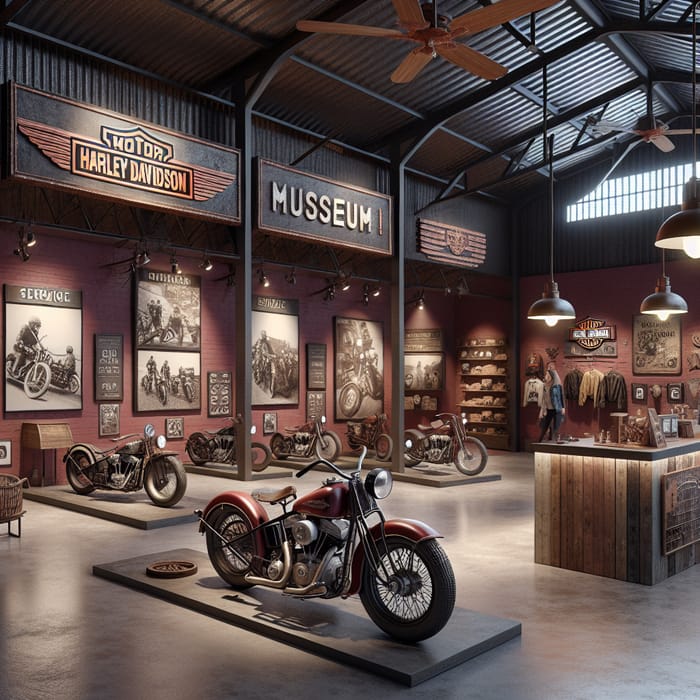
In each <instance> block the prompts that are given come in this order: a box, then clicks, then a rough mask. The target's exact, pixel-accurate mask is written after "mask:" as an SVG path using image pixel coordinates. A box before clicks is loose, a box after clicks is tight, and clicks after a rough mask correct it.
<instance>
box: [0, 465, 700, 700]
mask: <svg viewBox="0 0 700 700" xmlns="http://www.w3.org/2000/svg"><path fill="white" fill-rule="evenodd" d="M487 469H488V470H489V471H492V472H493V473H499V474H501V475H502V479H501V480H500V481H492V482H486V483H478V484H469V485H464V486H457V487H452V488H440V489H438V488H428V487H424V486H417V485H415V484H410V483H405V482H401V483H396V484H395V486H394V493H393V494H392V495H391V497H390V498H389V499H388V500H387V501H385V502H384V504H385V512H386V513H387V515H388V516H407V517H413V518H418V519H421V520H425V521H427V522H428V523H430V524H432V525H434V526H436V527H437V528H438V529H439V530H441V531H442V533H443V534H444V535H445V539H444V540H443V546H444V547H445V549H446V550H447V552H448V554H449V556H450V558H451V560H452V564H453V567H454V569H455V573H456V575H457V604H458V605H459V606H460V607H463V608H467V609H471V610H475V611H478V612H482V613H486V614H491V615H497V616H501V617H505V618H510V619H514V620H519V621H520V622H521V623H522V636H521V637H520V638H517V639H515V640H512V641H510V642H507V643H506V644H504V645H502V646H500V647H499V648H497V649H495V650H493V651H489V652H487V653H485V654H482V655H481V656H479V657H478V658H476V659H474V660H472V661H469V662H467V663H465V664H463V665H461V666H459V667H457V668H455V669H452V670H450V671H447V672H445V673H443V674H441V675H439V676H437V677H436V678H433V679H431V680H428V681H426V682H424V683H422V684H420V685H418V686H416V687H413V688H406V687H404V686H401V685H397V684H396V683H394V682H392V681H389V680H384V679H381V678H378V677H376V676H374V675H372V674H370V673H365V672H363V671H359V670H357V669H353V668H349V667H346V666H343V665H340V664H337V663H334V662H331V661H328V660H324V659H321V658H318V657H316V656H313V655H310V654H307V653H304V652H301V651H298V650H296V649H294V648H292V647H289V646H286V645H283V644H280V643H278V642H274V641H271V640H268V639H265V638H262V637H259V636H256V635H255V634H253V633H250V632H246V631H243V630H240V629H237V628H235V627H231V626H229V625H227V624H224V623H221V622H219V621H217V620H214V619H211V618H208V617H206V616H204V615H201V614H198V613H195V612H191V611H188V610H185V609H182V608H179V607H176V606H174V605H172V604H170V603H167V602H165V601H162V600H159V599H156V598H152V597H149V596H148V595H146V594H144V593H139V592H137V591H134V590H132V589H130V588H127V587H124V586H121V585H119V584H115V583H111V582H109V581H105V580H104V579H101V578H98V577H96V576H93V575H92V573H91V572H92V566H93V564H98V563H104V562H110V561H117V560H120V559H125V558H129V557H133V556H137V555H141V554H149V553H157V552H162V551H166V550H169V549H173V548H177V547H189V548H194V549H200V550H204V549H205V544H204V541H203V538H202V537H201V536H200V535H199V534H198V532H197V528H196V525H194V524H181V525H174V526H171V527H165V528H159V529H155V530H148V531H143V530H138V529H135V528H132V527H128V526H125V525H120V524H116V523H110V522H106V521H103V520H98V519H96V518H94V517H91V516H88V515H82V514H78V513H73V512H70V511H65V510H62V509H59V508H56V507H53V506H50V505H45V504H42V503H37V502H33V501H32V502H30V501H27V500H25V507H26V510H27V514H26V515H25V517H24V519H23V525H22V537H21V539H15V538H9V537H7V536H6V535H5V531H6V530H5V526H4V525H3V526H0V528H1V529H0V699H2V700H40V699H41V700H45V699H46V698H51V699H52V700H64V699H69V698H70V699H71V700H74V699H82V698H86V699H87V698H89V699H93V698H94V699H96V700H111V699H115V700H117V699H119V700H124V699H128V700H138V699H141V698H143V699H144V700H165V699H168V700H179V699H180V698H182V699H189V698H217V699H219V700H220V699H225V698H242V699H243V698H245V699H246V700H257V699H258V698H260V699H265V700H269V699H270V698H283V697H284V698H310V697H316V698H321V697H323V696H325V695H327V694H328V695H330V696H332V697H334V698H361V697H364V698H367V699H369V698H378V697H381V698H383V699H386V700H388V699H390V698H398V697H401V698H407V697H408V698H431V699H433V698H480V699H481V698H494V699H498V700H508V699H510V698H512V699H516V700H519V699H521V698H522V699H523V700H525V699H530V698H532V699H533V700H534V699H537V700H546V699H549V698H566V699H578V698H580V699H581V700H592V699H595V698H615V699H626V698H629V699H630V700H631V699H634V700H638V699H642V698H649V699H654V700H656V699H660V698H663V699H669V698H679V699H680V698H682V699H684V700H685V699H688V698H700V566H696V567H694V568H692V569H690V570H688V571H685V572H683V573H681V574H679V575H677V576H675V577H673V578H671V579H669V580H667V581H665V582H663V583H661V584H659V585H657V586H653V587H647V586H640V585H636V584H630V583H625V582H621V581H616V580H612V579H606V578H599V577H596V576H591V575H587V574H580V573H576V572H571V571H565V570H561V569H555V568H551V567H546V566H542V565H538V564H534V563H533V506H534V504H533V465H532V455H529V454H509V453H497V454H494V455H492V457H491V460H490V462H489V466H488V467H487ZM295 482H296V483H295V485H296V486H297V488H298V489H299V490H300V491H301V492H303V491H304V490H306V489H307V488H308V490H310V489H311V488H312V487H314V486H315V485H316V484H317V483H318V482H319V479H317V478H315V476H314V475H313V474H310V475H308V476H306V477H305V478H304V479H303V480H302V481H296V480H295ZM270 483H276V481H273V482H267V483H266V485H269V484H270ZM285 483H286V480H285ZM257 485H259V484H257V483H256V484H253V483H240V482H236V481H230V480H226V479H220V478H216V477H210V476H201V475H192V474H191V475H189V486H188V496H194V497H198V498H200V497H201V498H202V499H207V498H209V497H210V496H212V495H214V494H216V493H218V492H219V491H222V490H228V489H231V488H233V489H241V490H252V489H253V488H254V487H255V486H257ZM338 604H339V605H342V602H339V603H338Z"/></svg>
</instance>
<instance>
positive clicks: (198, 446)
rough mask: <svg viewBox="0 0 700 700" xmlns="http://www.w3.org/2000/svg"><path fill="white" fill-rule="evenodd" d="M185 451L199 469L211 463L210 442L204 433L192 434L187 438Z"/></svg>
mask: <svg viewBox="0 0 700 700" xmlns="http://www.w3.org/2000/svg"><path fill="white" fill-rule="evenodd" d="M185 450H186V451H187V454H188V455H189V457H190V459H191V460H192V464H196V465H197V466H198V467H199V466H201V465H202V464H206V462H208V461H209V440H207V438H206V437H205V436H204V435H203V434H202V433H192V435H190V436H189V437H188V438H187V444H186V445H185Z"/></svg>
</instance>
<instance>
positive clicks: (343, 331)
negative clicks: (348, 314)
mask: <svg viewBox="0 0 700 700" xmlns="http://www.w3.org/2000/svg"><path fill="white" fill-rule="evenodd" d="M334 339H335V369H334V378H335V419H336V420H350V419H358V418H366V417H367V416H370V415H372V414H375V413H383V412H384V331H383V327H382V324H381V322H380V321H369V320H367V319H358V318H343V317H340V316H336V318H335V336H334Z"/></svg>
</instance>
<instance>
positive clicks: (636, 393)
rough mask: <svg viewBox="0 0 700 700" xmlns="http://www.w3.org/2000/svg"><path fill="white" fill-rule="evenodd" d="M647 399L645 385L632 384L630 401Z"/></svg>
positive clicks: (644, 400) (644, 401)
mask: <svg viewBox="0 0 700 700" xmlns="http://www.w3.org/2000/svg"><path fill="white" fill-rule="evenodd" d="M646 400H647V385H646V384H632V401H640V402H643V403H646Z"/></svg>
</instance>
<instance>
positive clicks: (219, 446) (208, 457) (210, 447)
mask: <svg viewBox="0 0 700 700" xmlns="http://www.w3.org/2000/svg"><path fill="white" fill-rule="evenodd" d="M229 420H230V421H231V425H228V426H226V427H225V428H221V430H217V431H216V432H215V433H212V432H209V431H208V430H205V431H203V432H197V433H192V434H191V435H190V436H189V437H188V438H187V445H186V446H185V449H186V450H187V454H188V455H189V456H190V459H191V460H192V464H196V465H198V466H199V465H202V464H205V463H206V462H224V463H226V464H236V461H237V459H236V449H237V448H236V431H237V429H238V426H239V425H240V420H239V419H237V418H229ZM252 433H255V426H253V427H252V429H251V434H252ZM251 450H252V458H253V471H254V472H261V471H263V469H265V468H266V467H268V466H269V464H270V462H271V461H272V452H271V451H270V448H269V447H268V446H267V445H264V444H263V443H262V442H253V443H251Z"/></svg>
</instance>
